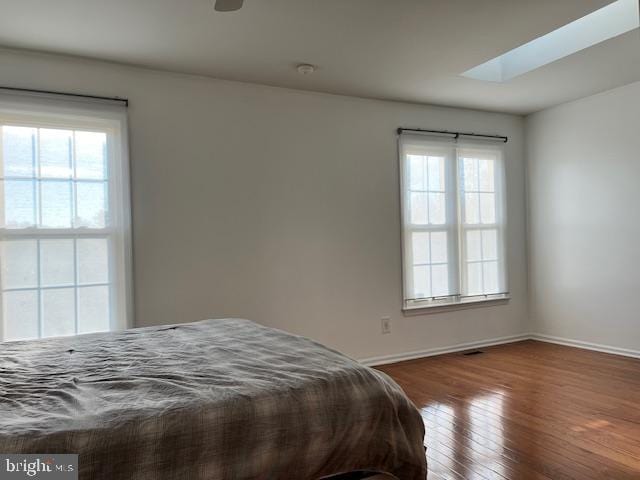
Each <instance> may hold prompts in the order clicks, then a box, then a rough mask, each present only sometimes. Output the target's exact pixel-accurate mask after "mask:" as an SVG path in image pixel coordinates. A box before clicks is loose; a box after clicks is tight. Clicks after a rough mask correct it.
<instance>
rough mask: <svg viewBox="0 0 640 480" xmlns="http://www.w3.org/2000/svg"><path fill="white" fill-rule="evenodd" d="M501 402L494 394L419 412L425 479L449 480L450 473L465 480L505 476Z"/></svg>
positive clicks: (434, 404)
mask: <svg viewBox="0 0 640 480" xmlns="http://www.w3.org/2000/svg"><path fill="white" fill-rule="evenodd" d="M504 401H505V396H504V393H503V392H502V391H496V392H491V393H486V394H481V395H478V396H474V397H472V398H452V399H451V402H450V403H449V402H432V403H431V404H429V405H427V406H425V407H423V408H422V410H421V413H422V418H423V419H424V422H425V427H426V431H427V433H426V435H425V445H426V447H427V458H428V461H429V479H432V478H433V479H441V478H451V472H452V471H453V472H456V473H457V474H459V476H461V477H462V478H465V479H476V478H478V479H487V478H496V477H497V478H500V476H505V477H506V476H508V472H506V471H505V467H504V465H503V464H502V463H501V458H502V455H503V454H504V453H505V445H504V438H505V436H504V428H505V427H504V425H503V417H502V414H503V403H504Z"/></svg>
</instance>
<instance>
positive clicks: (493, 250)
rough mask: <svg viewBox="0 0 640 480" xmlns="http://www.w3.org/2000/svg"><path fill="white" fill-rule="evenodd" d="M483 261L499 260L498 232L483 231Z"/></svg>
mask: <svg viewBox="0 0 640 480" xmlns="http://www.w3.org/2000/svg"><path fill="white" fill-rule="evenodd" d="M482 259H483V260H497V259H498V231H497V230H483V231H482Z"/></svg>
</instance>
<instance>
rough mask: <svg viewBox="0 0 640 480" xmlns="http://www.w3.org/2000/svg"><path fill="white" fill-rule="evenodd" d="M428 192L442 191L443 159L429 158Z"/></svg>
mask: <svg viewBox="0 0 640 480" xmlns="http://www.w3.org/2000/svg"><path fill="white" fill-rule="evenodd" d="M428 172H429V173H428V177H429V190H436V191H444V189H445V188H444V158H443V157H429V160H428Z"/></svg>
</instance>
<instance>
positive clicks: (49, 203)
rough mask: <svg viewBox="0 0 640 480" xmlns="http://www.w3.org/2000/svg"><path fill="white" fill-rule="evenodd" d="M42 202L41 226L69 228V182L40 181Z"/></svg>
mask: <svg viewBox="0 0 640 480" xmlns="http://www.w3.org/2000/svg"><path fill="white" fill-rule="evenodd" d="M40 195H41V197H42V198H41V200H40V202H41V204H42V207H41V208H42V219H41V226H42V227H47V228H69V227H70V226H71V182H60V181H42V182H41V183H40Z"/></svg>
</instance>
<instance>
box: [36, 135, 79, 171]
mask: <svg viewBox="0 0 640 480" xmlns="http://www.w3.org/2000/svg"><path fill="white" fill-rule="evenodd" d="M71 139H72V132H71V130H50V129H46V128H42V129H40V176H41V177H55V178H69V177H70V176H71V148H72V143H71Z"/></svg>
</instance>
